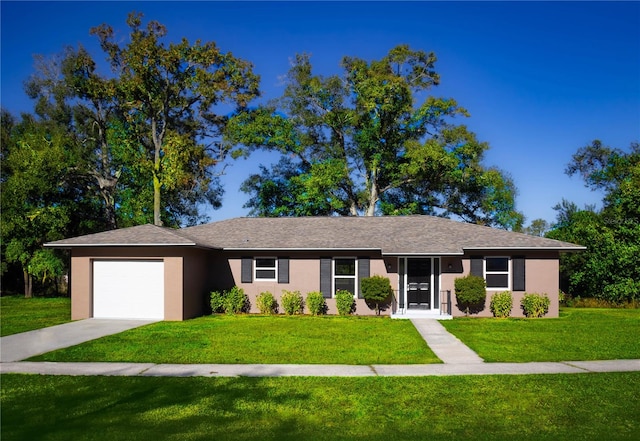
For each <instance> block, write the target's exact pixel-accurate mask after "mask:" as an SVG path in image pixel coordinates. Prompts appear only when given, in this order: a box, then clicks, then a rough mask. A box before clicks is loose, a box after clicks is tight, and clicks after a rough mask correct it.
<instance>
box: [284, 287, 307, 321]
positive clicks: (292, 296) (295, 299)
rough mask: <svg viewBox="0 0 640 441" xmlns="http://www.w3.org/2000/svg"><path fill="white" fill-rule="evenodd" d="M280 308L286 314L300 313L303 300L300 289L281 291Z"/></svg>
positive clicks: (302, 307)
mask: <svg viewBox="0 0 640 441" xmlns="http://www.w3.org/2000/svg"><path fill="white" fill-rule="evenodd" d="M280 303H282V309H283V311H284V313H285V314H287V315H294V314H302V312H303V310H304V300H303V299H302V294H300V291H287V290H283V291H282V297H281V298H280Z"/></svg>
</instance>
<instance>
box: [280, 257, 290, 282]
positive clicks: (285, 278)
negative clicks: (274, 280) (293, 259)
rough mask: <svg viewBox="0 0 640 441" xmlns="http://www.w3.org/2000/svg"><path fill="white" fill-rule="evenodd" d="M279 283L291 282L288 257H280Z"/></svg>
mask: <svg viewBox="0 0 640 441" xmlns="http://www.w3.org/2000/svg"><path fill="white" fill-rule="evenodd" d="M278 283H289V258H288V257H278Z"/></svg>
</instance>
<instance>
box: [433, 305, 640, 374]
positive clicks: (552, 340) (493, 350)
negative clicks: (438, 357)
mask: <svg viewBox="0 0 640 441" xmlns="http://www.w3.org/2000/svg"><path fill="white" fill-rule="evenodd" d="M441 323H442V324H443V325H444V326H445V328H447V330H448V331H449V332H451V333H452V334H454V335H455V336H456V337H458V338H459V339H460V340H462V341H463V342H464V343H465V344H466V345H467V346H469V347H470V348H471V349H473V350H474V351H476V352H477V353H478V355H480V357H482V358H484V360H485V361H489V362H528V361H571V360H612V359H633V358H640V340H639V339H638V336H639V335H640V310H638V309H583V308H561V310H560V317H559V318H554V319H545V318H542V319H495V318H460V319H455V320H450V321H443V322H441Z"/></svg>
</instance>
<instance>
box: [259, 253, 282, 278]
mask: <svg viewBox="0 0 640 441" xmlns="http://www.w3.org/2000/svg"><path fill="white" fill-rule="evenodd" d="M277 274H278V259H276V258H275V257H257V258H256V260H255V279H256V280H265V281H276V280H277Z"/></svg>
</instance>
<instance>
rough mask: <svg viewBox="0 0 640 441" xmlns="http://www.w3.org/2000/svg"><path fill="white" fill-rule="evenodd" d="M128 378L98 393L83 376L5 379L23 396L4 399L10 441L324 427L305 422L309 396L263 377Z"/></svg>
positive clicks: (108, 382) (264, 433) (296, 434)
mask: <svg viewBox="0 0 640 441" xmlns="http://www.w3.org/2000/svg"><path fill="white" fill-rule="evenodd" d="M121 380H122V381H121V382H118V384H119V385H120V386H121V387H119V388H117V389H114V388H113V384H114V382H113V379H110V378H108V377H94V378H92V381H91V383H90V384H91V386H90V387H88V386H87V381H86V378H83V377H56V378H55V380H54V381H48V379H47V377H34V376H21V375H17V376H10V377H9V378H3V383H4V384H3V389H4V388H11V389H13V390H15V391H16V392H17V393H16V394H15V395H12V396H8V395H6V394H5V396H4V397H3V403H2V435H3V440H4V439H6V440H37V439H43V440H44V439H46V440H84V439H92V440H93V439H109V440H130V439H136V440H160V439H175V440H203V441H204V440H211V439H236V440H243V439H247V440H248V439H288V438H290V439H300V437H302V438H304V437H305V433H308V434H309V435H312V434H313V433H314V427H315V424H317V422H313V421H311V420H310V421H305V418H304V416H305V414H304V409H305V405H304V403H305V402H306V401H308V400H309V398H310V395H309V394H308V393H306V392H304V391H300V392H296V393H293V394H292V393H291V390H290V389H289V390H288V391H287V392H286V393H284V392H279V391H278V390H277V388H274V387H273V385H269V384H268V382H265V380H263V379H256V378H232V379H231V378H229V379H226V378H217V379H215V380H212V379H206V378H200V379H193V378H190V379H182V378H171V379H167V378H163V379H155V378H126V379H124V378H123V379H121ZM194 381H197V382H198V383H199V384H198V385H197V387H194V385H193V382H194ZM16 382H24V388H23V387H21V386H20V385H16V384H15V383H16ZM34 382H35V383H37V385H36V387H35V388H32V386H30V385H33V384H34ZM53 385H56V386H55V387H54V386H53ZM16 386H17V387H16ZM14 387H15V389H14ZM18 392H19V393H18ZM275 407H277V410H274V408H275Z"/></svg>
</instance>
